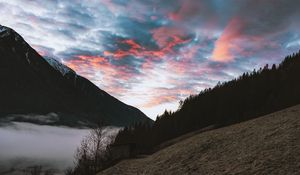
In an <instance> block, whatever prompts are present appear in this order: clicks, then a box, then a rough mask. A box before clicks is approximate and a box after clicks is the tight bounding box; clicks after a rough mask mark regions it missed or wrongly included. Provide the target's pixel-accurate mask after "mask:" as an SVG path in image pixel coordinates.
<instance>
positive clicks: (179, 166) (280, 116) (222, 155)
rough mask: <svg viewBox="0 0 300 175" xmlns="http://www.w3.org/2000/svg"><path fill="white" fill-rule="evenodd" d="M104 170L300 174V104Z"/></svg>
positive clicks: (212, 131)
mask: <svg viewBox="0 0 300 175" xmlns="http://www.w3.org/2000/svg"><path fill="white" fill-rule="evenodd" d="M102 174H103V175H110V174H114V175H116V174H122V175H126V174H128V175H129V174H289V175H292V174H295V175H296V174H300V105H298V106H295V107H291V108H288V109H285V110H282V111H279V112H276V113H273V114H270V115H266V116H263V117H260V118H257V119H253V120H250V121H247V122H243V123H239V124H235V125H231V126H228V127H224V128H220V129H215V130H211V131H208V132H205V133H200V134H197V135H195V136H192V137H190V138H188V139H186V140H183V141H180V142H179V143H176V144H174V145H172V146H170V147H167V148H165V149H163V150H160V151H158V152H156V153H154V154H153V155H150V156H149V157H146V158H141V159H130V160H124V161H122V162H120V163H118V164H117V165H115V166H113V167H111V168H109V169H107V170H105V171H103V172H100V173H98V175H102Z"/></svg>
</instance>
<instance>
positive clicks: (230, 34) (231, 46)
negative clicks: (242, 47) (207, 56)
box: [212, 18, 243, 62]
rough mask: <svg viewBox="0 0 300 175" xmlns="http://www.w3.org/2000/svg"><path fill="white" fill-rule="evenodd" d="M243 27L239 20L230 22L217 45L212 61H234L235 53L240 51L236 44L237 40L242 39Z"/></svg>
mask: <svg viewBox="0 0 300 175" xmlns="http://www.w3.org/2000/svg"><path fill="white" fill-rule="evenodd" d="M242 27H243V24H242V22H241V21H240V20H239V19H237V18H235V19H233V20H231V21H230V22H229V24H228V25H227V26H226V28H225V29H224V31H223V33H222V35H221V36H220V38H219V39H218V40H217V41H216V43H215V48H214V50H213V53H212V59H213V60H214V61H219V62H228V61H232V60H233V59H234V54H233V52H235V51H236V50H239V45H238V44H237V43H236V42H237V39H239V37H241V33H240V30H241V29H242Z"/></svg>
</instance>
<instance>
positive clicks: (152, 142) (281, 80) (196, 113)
mask: <svg viewBox="0 0 300 175" xmlns="http://www.w3.org/2000/svg"><path fill="white" fill-rule="evenodd" d="M299 103H300V51H299V52H298V53H296V54H293V55H290V56H287V57H286V58H285V59H284V61H283V62H282V63H281V64H279V65H277V66H276V65H272V66H269V65H266V66H265V67H263V68H260V69H259V70H254V71H253V72H251V73H244V74H243V75H241V76H240V77H239V78H236V79H233V80H231V81H228V82H225V83H218V84H217V85H216V86H215V87H214V88H209V89H205V90H203V91H201V92H200V93H199V94H198V95H191V96H190V97H188V98H187V99H185V100H184V101H181V102H180V107H179V109H178V110H177V111H175V112H171V111H165V112H164V114H162V115H161V116H158V117H157V120H156V121H155V123H154V124H153V125H148V124H135V125H133V126H131V127H126V128H124V129H123V130H122V131H120V132H119V134H118V135H117V137H116V139H115V142H114V144H115V145H124V144H134V145H135V146H134V147H133V148H132V150H131V151H132V154H133V155H136V154H144V153H151V152H152V151H153V150H154V148H155V147H156V146H158V145H159V144H161V143H163V142H165V141H167V140H170V139H173V138H176V137H178V136H180V135H183V134H185V133H188V132H191V131H196V130H199V129H201V128H205V127H208V126H212V125H214V126H215V127H222V126H226V125H230V124H234V123H238V122H241V121H245V120H249V119H253V118H255V117H259V116H262V115H265V114H269V113H272V112H275V111H278V110H281V109H284V108H287V107H289V106H293V105H296V104H299Z"/></svg>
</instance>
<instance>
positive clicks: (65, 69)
mask: <svg viewBox="0 0 300 175" xmlns="http://www.w3.org/2000/svg"><path fill="white" fill-rule="evenodd" d="M44 59H45V60H46V61H47V62H48V63H49V64H50V65H51V66H52V67H53V68H54V69H56V70H58V71H59V72H60V73H61V74H62V75H63V76H64V75H66V74H68V73H74V74H76V73H75V71H73V70H72V69H71V68H69V67H68V66H66V65H64V64H62V63H61V62H59V61H57V60H56V59H54V58H51V57H44Z"/></svg>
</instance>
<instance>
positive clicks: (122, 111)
mask: <svg viewBox="0 0 300 175" xmlns="http://www.w3.org/2000/svg"><path fill="white" fill-rule="evenodd" d="M0 81H1V83H0V97H1V98H0V118H4V117H7V116H9V118H13V119H15V120H28V116H33V117H36V116H41V115H42V116H46V117H50V118H51V117H52V119H53V118H54V119H55V120H54V121H53V124H66V125H77V124H80V123H95V122H100V121H101V122H104V123H105V124H107V125H116V126H126V125H130V124H133V123H136V122H150V123H151V122H152V120H151V119H149V118H148V117H147V116H146V115H145V114H144V113H142V112H141V111H140V110H138V109H136V108H134V107H132V106H129V105H126V104H124V103H122V102H121V101H119V100H117V99H116V98H114V97H112V96H111V95H109V94H108V93H106V92H105V91H103V90H101V89H99V88H98V87H97V86H95V85H94V84H93V83H91V82H90V81H89V80H87V79H86V78H84V77H81V76H80V75H78V74H76V72H75V71H73V70H72V69H71V68H69V67H67V66H65V65H63V64H61V63H60V62H58V61H57V60H55V59H52V58H47V57H46V58H43V57H42V56H41V55H39V54H38V53H37V52H36V51H35V50H34V49H33V48H32V47H30V45H29V44H27V43H26V42H25V40H24V39H23V38H22V37H21V36H20V35H19V34H18V33H16V32H15V31H14V30H12V29H10V28H8V27H4V26H0ZM24 116H27V118H26V117H25V119H24Z"/></svg>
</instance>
